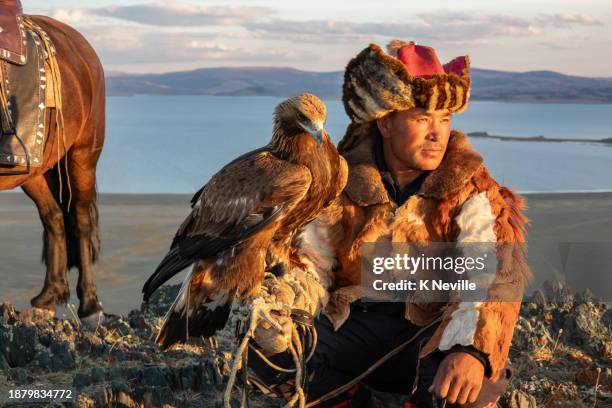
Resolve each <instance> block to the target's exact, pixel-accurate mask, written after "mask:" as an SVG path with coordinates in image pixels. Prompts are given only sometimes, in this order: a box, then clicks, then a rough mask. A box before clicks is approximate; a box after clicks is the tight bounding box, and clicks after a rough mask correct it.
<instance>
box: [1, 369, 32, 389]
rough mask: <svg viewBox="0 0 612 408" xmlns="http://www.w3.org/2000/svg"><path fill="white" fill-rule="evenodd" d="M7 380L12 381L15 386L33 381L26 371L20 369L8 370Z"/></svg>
mask: <svg viewBox="0 0 612 408" xmlns="http://www.w3.org/2000/svg"><path fill="white" fill-rule="evenodd" d="M7 378H8V379H9V380H12V381H14V382H15V384H17V385H27V384H30V383H31V382H32V381H33V379H32V377H31V376H30V375H29V373H28V370H26V369H25V368H22V367H14V368H9V370H8V376H7Z"/></svg>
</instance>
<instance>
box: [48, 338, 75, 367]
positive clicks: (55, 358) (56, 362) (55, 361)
mask: <svg viewBox="0 0 612 408" xmlns="http://www.w3.org/2000/svg"><path fill="white" fill-rule="evenodd" d="M71 348H73V347H71V346H70V344H69V343H67V342H57V343H53V344H51V347H50V350H51V353H52V355H51V369H52V370H67V369H71V368H74V356H73V355H72V351H71Z"/></svg>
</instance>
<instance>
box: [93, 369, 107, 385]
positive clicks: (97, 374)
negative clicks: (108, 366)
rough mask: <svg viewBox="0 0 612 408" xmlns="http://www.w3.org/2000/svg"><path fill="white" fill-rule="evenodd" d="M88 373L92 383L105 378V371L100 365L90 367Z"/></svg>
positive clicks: (99, 381)
mask: <svg viewBox="0 0 612 408" xmlns="http://www.w3.org/2000/svg"><path fill="white" fill-rule="evenodd" d="M90 375H91V382H92V383H93V384H99V383H102V382H104V380H105V379H106V371H105V370H104V369H103V368H102V367H94V368H92V369H91V373H90Z"/></svg>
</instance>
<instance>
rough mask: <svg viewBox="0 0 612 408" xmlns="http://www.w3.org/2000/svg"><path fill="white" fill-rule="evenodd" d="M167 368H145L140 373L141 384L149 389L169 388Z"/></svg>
mask: <svg viewBox="0 0 612 408" xmlns="http://www.w3.org/2000/svg"><path fill="white" fill-rule="evenodd" d="M167 374H168V373H167V368H165V367H161V366H150V367H145V369H144V370H143V373H142V384H143V385H148V386H151V387H166V386H169V385H170V384H169V382H168V377H169V376H168V375H167Z"/></svg>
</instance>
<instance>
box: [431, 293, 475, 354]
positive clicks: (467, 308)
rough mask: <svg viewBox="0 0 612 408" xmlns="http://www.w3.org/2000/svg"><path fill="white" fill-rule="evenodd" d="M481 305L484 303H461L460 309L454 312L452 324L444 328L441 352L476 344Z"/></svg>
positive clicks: (440, 346)
mask: <svg viewBox="0 0 612 408" xmlns="http://www.w3.org/2000/svg"><path fill="white" fill-rule="evenodd" d="M480 305H482V302H461V303H459V308H458V309H457V310H455V311H454V312H453V314H452V315H451V320H450V322H449V323H448V325H447V326H446V327H445V328H444V333H442V338H441V339H440V345H439V346H438V348H439V349H440V350H449V349H450V348H451V347H453V346H455V345H458V344H460V345H462V346H469V345H471V344H473V343H474V334H475V333H476V325H477V323H478V316H479V314H480V311H479V310H478V309H479V308H480Z"/></svg>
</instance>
